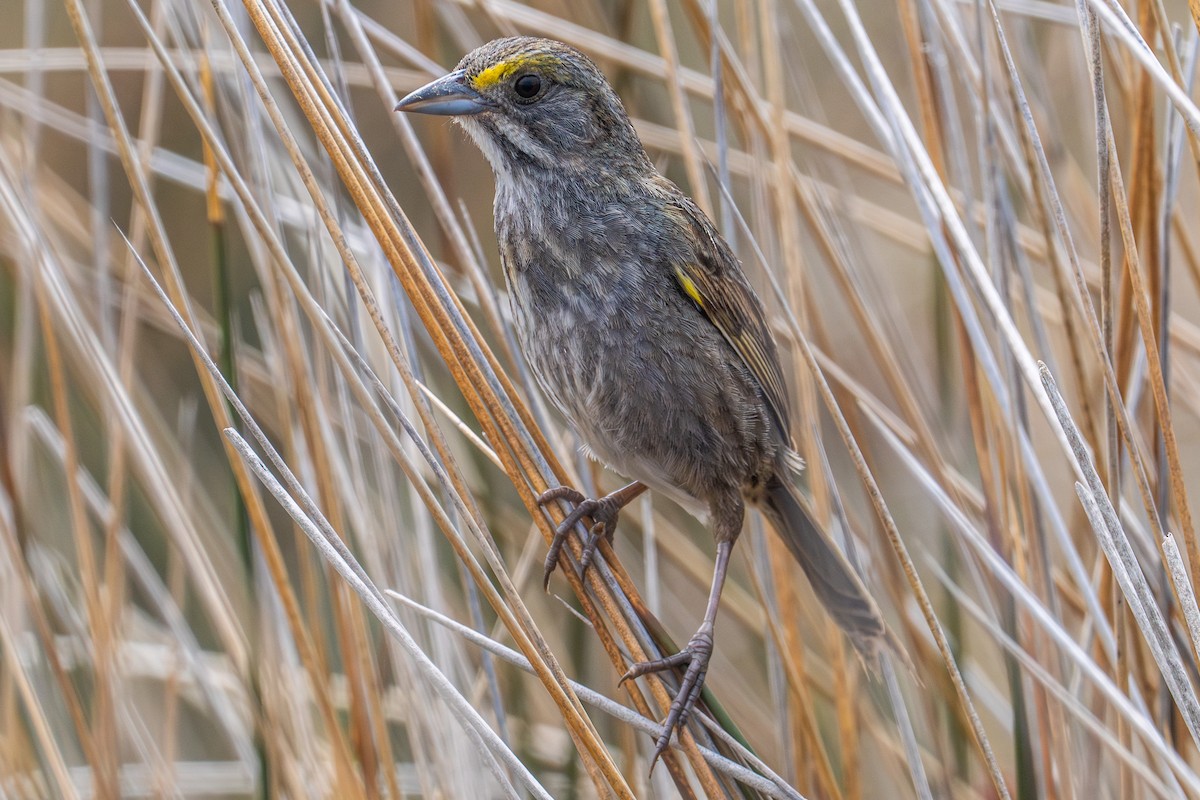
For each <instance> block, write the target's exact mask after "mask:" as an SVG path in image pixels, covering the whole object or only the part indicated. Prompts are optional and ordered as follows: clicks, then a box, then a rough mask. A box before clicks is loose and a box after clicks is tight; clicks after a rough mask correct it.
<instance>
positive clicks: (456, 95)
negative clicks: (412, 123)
mask: <svg viewBox="0 0 1200 800" xmlns="http://www.w3.org/2000/svg"><path fill="white" fill-rule="evenodd" d="M489 108H491V103H489V102H488V101H487V100H485V99H484V97H483V95H481V94H480V93H479V92H477V91H475V90H474V89H473V88H471V85H470V83H469V81H468V79H467V76H466V75H465V74H464V73H463V71H462V70H455V71H454V72H451V73H450V74H449V75H444V76H442V77H441V78H438V79H437V80H436V81H434V82H433V83H427V84H425V85H424V86H422V87H421V88H420V89H417V90H416V91H415V92H413V93H412V94H410V95H409V96H408V97H406V98H404V99H403V100H401V101H400V102H399V103H397V104H396V111H413V112H416V113H418V114H438V115H440V116H445V117H458V116H466V115H468V114H478V113H479V112H480V111H487V110H488V109H489Z"/></svg>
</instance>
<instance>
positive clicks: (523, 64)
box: [471, 53, 558, 92]
mask: <svg viewBox="0 0 1200 800" xmlns="http://www.w3.org/2000/svg"><path fill="white" fill-rule="evenodd" d="M557 62H558V58H557V57H556V56H552V55H548V54H546V53H524V54H522V55H516V56H513V57H512V58H506V59H505V60H503V61H497V62H496V63H495V64H492V65H491V66H490V67H487V68H486V69H483V70H480V72H479V74H478V75H476V76H475V77H474V78H473V79H472V80H471V84H472V85H473V86H474V87H475V90H476V91H480V92H482V91H486V90H487V89H490V88H492V87H493V86H495V85H496V84H498V83H503V82H504V81H506V80H508V78H509V76H511V75H512V74H513V73H514V72H516V71H517V70H519V69H522V68H537V67H546V66H548V65H551V64H555V63H557Z"/></svg>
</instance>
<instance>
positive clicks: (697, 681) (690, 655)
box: [617, 624, 713, 771]
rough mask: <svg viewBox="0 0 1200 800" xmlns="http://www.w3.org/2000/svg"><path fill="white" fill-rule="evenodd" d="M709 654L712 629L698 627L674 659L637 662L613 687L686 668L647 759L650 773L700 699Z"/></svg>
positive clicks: (672, 657) (708, 626) (670, 657)
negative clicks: (685, 666)
mask: <svg viewBox="0 0 1200 800" xmlns="http://www.w3.org/2000/svg"><path fill="white" fill-rule="evenodd" d="M712 653H713V632H712V626H711V625H708V624H705V625H702V626H700V630H698V631H696V635H695V636H693V637H692V638H691V639H690V640H689V641H688V643H687V646H686V647H684V648H683V649H682V650H680V651H679V652H678V653H676V654H675V655H673V656H667V657H666V658H660V659H658V660H656V661H640V662H638V663H637V664H634V665H633V666H631V667H630V668H629V671H628V672H626V673H625V674H624V675H622V676H621V680H620V681H618V683H617V685H618V686H619V685H620V684H622V683H624V682H625V681H627V680H629V679H631V678H639V677H641V676H642V675H649V674H650V673H652V672H664V671H666V670H669V669H675V668H677V667H682V666H684V665H687V670H686V671H685V672H684V673H683V682H682V683H680V684H679V691H678V692H676V694H675V700H674V701H673V702H672V703H671V709H670V710H669V711H668V712H667V719H666V721H665V722H663V730H662V733H661V734H660V735H659V737H658V739H657V740H655V742H654V757H653V758H652V759H650V769H651V771H653V770H654V765H655V764H656V763H658V759H659V756H661V755H662V754H663V753H664V752H666V749H667V745H668V744H670V742H671V733H672V732H673V731H674V732H676V733H677V732H679V731H681V730H683V726H684V725H686V724H687V721H688V717H689V716H690V715H691V713H692V709H693V708H694V707H695V705H696V701H697V700H699V699H700V692H701V690H702V689H703V688H704V677H705V675H707V674H708V662H709V660H710V659H711V658H712Z"/></svg>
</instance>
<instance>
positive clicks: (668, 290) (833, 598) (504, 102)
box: [397, 37, 898, 763]
mask: <svg viewBox="0 0 1200 800" xmlns="http://www.w3.org/2000/svg"><path fill="white" fill-rule="evenodd" d="M397 108H398V109H402V110H406V111H418V112H424V113H433V114H445V115H451V116H454V117H455V118H456V119H457V120H458V122H459V123H460V124H461V125H462V126H463V127H464V129H466V131H467V133H468V134H470V136H471V138H472V139H473V140H474V141H475V143H476V144H477V145H478V146H479V148H480V149H481V150H482V151H483V153H484V155H485V156H486V157H487V159H488V161H489V162H490V163H491V165H492V169H493V171H494V173H495V175H496V200H495V207H494V210H495V223H496V238H497V241H498V243H499V247H500V257H501V262H502V264H503V267H504V275H505V282H506V284H507V286H508V294H509V301H510V305H511V309H512V315H513V323H514V327H515V329H516V332H517V337H518V339H519V341H520V344H521V349H522V352H523V353H524V355H525V358H526V359H527V360H528V362H529V365H530V367H531V371H532V372H533V374H534V375H535V376H536V378H537V380H538V383H539V385H540V386H541V388H542V390H543V391H544V392H545V394H546V396H547V397H548V398H549V399H550V401H551V402H552V403H553V404H554V405H555V406H556V407H557V408H558V409H559V411H561V412H562V414H563V416H565V417H566V419H567V421H568V422H570V424H571V425H572V427H573V428H574V429H575V431H576V432H577V433H578V435H579V437H580V438H581V439H582V440H583V442H584V443H585V445H586V447H587V448H588V450H589V452H590V453H591V454H592V455H593V456H594V457H596V458H598V459H599V460H601V461H603V462H604V463H605V464H607V465H608V466H610V467H612V468H613V469H615V470H616V471H617V472H620V473H622V474H625V475H628V476H629V477H631V478H634V479H635V482H634V483H631V484H630V485H628V486H626V487H624V488H623V489H620V490H619V491H617V492H614V493H612V494H610V495H607V496H606V497H602V498H596V499H589V498H586V497H584V496H583V495H582V494H580V493H578V492H576V491H575V490H573V489H570V488H567V487H560V488H559V489H555V490H551V491H550V492H547V493H546V494H545V495H544V496H543V497H542V498H541V500H542V502H543V503H547V502H552V501H555V500H566V501H569V502H570V503H572V504H573V506H574V507H573V509H572V510H571V512H570V513H569V514H568V516H567V518H566V520H565V521H564V523H563V524H562V525H561V526H560V527H559V529H558V533H557V536H556V539H555V544H554V545H553V546H552V547H551V549H550V553H549V555H548V557H547V561H546V580H547V581H548V580H549V577H550V574H551V572H552V571H553V569H554V566H555V564H556V562H557V558H558V555H559V550H560V549H561V545H562V541H563V540H564V539H565V537H566V536H567V535H568V533H569V532H570V530H571V529H572V528H573V527H574V525H575V523H576V522H578V520H579V519H580V518H582V517H583V516H589V517H590V518H591V519H592V520H593V522H594V523H595V527H594V528H593V530H592V536H591V539H590V541H589V542H587V543H586V547H585V551H584V563H583V568H584V569H586V568H587V564H588V562H589V561H590V559H591V558H592V553H593V551H594V549H595V546H596V543H597V541H598V536H599V535H601V534H603V535H606V536H608V537H611V536H612V533H613V531H614V529H615V527H616V523H617V518H618V515H619V513H620V510H621V508H622V507H623V506H624V505H626V504H627V503H628V502H629V501H630V500H632V499H633V498H634V497H637V496H638V495H639V494H641V492H642V491H644V490H645V489H646V488H647V487H649V488H651V489H654V490H655V491H661V492H663V493H665V494H667V495H668V496H670V497H672V498H674V499H676V500H677V501H679V502H681V503H682V504H684V505H686V506H689V507H692V508H696V507H697V506H699V507H700V508H701V509H703V510H706V511H707V512H708V515H709V520H710V523H711V526H712V531H713V538H714V539H715V540H716V543H717V558H716V566H715V569H714V573H713V582H712V588H711V590H710V593H709V600H708V605H707V607H706V609H705V613H704V617H703V622H702V623H701V625H700V629H699V630H698V631H697V632H696V634H695V635H694V636H693V637H692V638H691V640H690V641H689V642H688V645H687V646H686V647H685V648H684V649H683V650H682V651H680V652H679V653H677V654H675V655H672V656H669V657H667V658H664V659H660V660H658V661H652V662H644V663H639V664H634V665H632V666H631V667H630V669H629V671H628V672H627V673H626V674H625V676H624V677H623V678H622V680H625V679H628V678H632V677H637V676H640V675H645V674H647V673H650V672H658V671H662V670H667V669H673V668H682V669H683V670H684V672H683V679H682V681H681V684H680V688H679V691H678V693H677V695H676V697H675V701H674V703H672V705H671V709H670V711H669V713H668V715H667V719H666V723H665V725H664V732H663V733H662V735H661V736H660V737H659V738H658V740H657V742H656V749H655V754H654V759H655V760H657V758H658V756H659V755H660V754H661V753H662V751H663V750H664V749H665V748H666V747H667V744H668V742H669V740H670V735H671V732H672V731H673V730H675V729H678V728H680V727H682V726H683V725H684V724H686V721H687V717H688V715H689V713H690V711H691V709H692V707H693V705H694V704H695V703H696V701H697V699H698V698H699V695H700V691H701V688H702V687H703V684H704V678H705V674H706V673H707V670H708V662H709V659H710V657H711V655H712V649H713V624H714V622H715V619H716V614H717V608H718V605H719V602H720V596H721V588H722V586H723V584H724V580H725V573H726V570H727V568H728V563H729V556H730V553H731V551H732V547H733V543H734V541H735V540H736V539H737V537H738V535H739V533H740V532H741V529H742V522H743V518H744V516H745V504H746V503H747V502H749V503H750V504H752V505H754V506H757V507H759V508H760V509H762V511H763V513H764V514H765V515H766V516H767V518H768V519H769V520H770V522H771V524H772V526H773V527H774V528H775V530H776V531H778V532H779V534H780V535H781V536H782V537H783V539H784V541H785V542H786V543H787V546H788V549H789V550H790V552H791V553H792V554H793V555H794V556H795V557H796V560H797V561H798V562H799V563H800V565H801V567H802V568H803V570H804V573H805V575H806V576H807V577H808V579H809V581H810V583H811V584H812V586H813V589H814V590H815V592H816V595H817V597H818V598H819V599H820V600H821V602H822V604H823V605H824V606H825V608H826V609H827V610H828V611H829V613H830V615H831V616H832V617H833V619H834V620H835V621H836V622H837V623H838V624H839V626H841V628H842V630H843V631H845V632H846V634H847V636H848V637H849V638H850V640H851V642H852V643H853V644H854V646H855V648H856V649H857V650H858V652H859V653H860V654H862V656H863V657H864V659H865V660H867V661H868V662H874V661H875V659H876V658H877V657H878V655H879V653H880V651H881V650H883V649H889V648H890V649H897V648H898V645H897V644H896V642H895V639H894V637H892V635H891V633H890V631H889V630H888V628H887V625H886V624H885V623H884V621H883V617H882V615H881V614H880V612H879V609H878V607H877V606H876V605H875V602H874V601H873V600H872V599H871V596H870V594H869V593H868V592H867V590H866V588H865V587H864V586H863V584H862V582H861V581H860V580H859V578H858V576H857V575H856V574H855V572H854V570H853V569H852V568H851V567H850V565H849V564H848V563H847V561H846V559H845V557H844V556H843V555H842V553H841V552H840V551H839V550H838V548H837V546H836V545H835V544H834V543H833V541H832V539H831V538H830V537H829V535H828V534H827V533H825V531H823V530H822V529H821V528H820V527H819V526H817V525H816V524H815V522H814V521H813V519H812V517H811V515H810V514H809V513H808V511H807V510H806V508H805V506H804V504H803V502H802V501H801V499H800V495H799V493H798V492H797V490H796V489H795V487H793V486H792V483H791V477H792V476H791V472H792V470H793V469H796V468H797V466H798V465H800V464H801V463H802V462H801V461H800V459H799V457H798V456H797V455H796V453H795V451H794V450H793V449H792V428H791V423H790V419H789V408H790V405H789V402H788V395H787V385H786V382H785V380H784V377H783V371H782V369H781V367H780V364H779V356H778V352H777V348H776V345H775V340H774V338H773V337H772V335H771V332H770V329H769V328H768V326H767V322H766V317H765V315H764V313H763V308H762V304H761V303H760V302H759V299H758V297H757V296H756V295H755V293H754V291H753V290H752V289H751V287H750V284H749V283H748V282H747V280H746V277H745V275H744V273H743V272H742V267H741V264H740V263H739V262H738V260H737V258H736V257H735V256H734V255H733V253H732V251H731V250H730V249H729V246H728V245H727V244H726V243H725V241H724V239H722V237H721V236H720V234H719V233H718V232H717V230H716V228H715V227H714V226H713V224H712V222H711V221H710V220H709V219H708V218H707V217H706V216H705V215H704V213H703V212H702V211H701V210H700V209H699V208H697V207H696V205H695V204H694V203H693V202H692V201H691V200H690V199H688V198H687V197H686V196H685V195H684V194H683V193H682V192H680V191H679V189H678V188H677V187H676V186H675V185H674V184H673V183H671V182H670V181H669V180H667V179H666V178H664V177H662V176H661V175H659V174H658V172H657V171H655V169H654V167H653V165H652V164H651V163H650V160H649V158H648V157H647V156H646V153H645V150H644V149H643V148H642V145H641V142H640V141H639V140H638V138H637V134H636V133H635V132H634V129H633V126H632V125H631V124H630V122H629V118H628V116H627V115H626V113H625V109H624V107H623V106H622V105H621V101H620V100H619V99H618V98H617V96H616V94H615V93H614V92H613V90H612V88H611V87H610V86H609V85H608V83H607V81H605V79H604V77H603V75H602V74H601V73H600V71H599V69H597V68H596V66H595V64H593V63H592V62H591V60H589V59H588V58H587V57H586V56H584V55H583V54H582V53H580V52H578V51H577V50H575V49H573V48H571V47H568V46H566V45H564V44H561V43H558V42H553V41H549V40H546V39H536V38H531V37H520V38H512V39H499V40H496V41H494V42H489V43H488V44H486V45H483V46H482V47H480V48H478V49H476V50H474V51H472V52H471V53H468V54H467V55H466V56H465V57H464V58H463V60H462V61H461V62H460V63H459V65H458V68H457V69H456V70H455V71H454V72H452V73H450V74H449V75H447V76H445V77H443V78H441V79H439V80H437V81H434V82H433V83H431V84H429V85H428V86H425V87H423V88H422V89H419V90H417V91H416V92H413V93H412V94H411V95H409V96H408V97H406V98H405V99H404V100H402V101H401V102H400V104H399V105H398V106H397ZM652 763H653V762H652Z"/></svg>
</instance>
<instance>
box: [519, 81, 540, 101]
mask: <svg viewBox="0 0 1200 800" xmlns="http://www.w3.org/2000/svg"><path fill="white" fill-rule="evenodd" d="M541 89H542V79H541V78H539V77H538V76H537V75H522V76H521V77H519V78H517V82H516V83H514V84H513V91H515V92H516V93H517V97H523V98H525V99H526V100H528V99H530V98H531V97H533V96H534V95H536V94H537V93H538V92H539V91H541Z"/></svg>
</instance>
